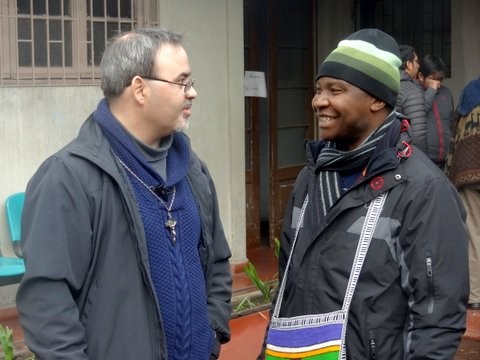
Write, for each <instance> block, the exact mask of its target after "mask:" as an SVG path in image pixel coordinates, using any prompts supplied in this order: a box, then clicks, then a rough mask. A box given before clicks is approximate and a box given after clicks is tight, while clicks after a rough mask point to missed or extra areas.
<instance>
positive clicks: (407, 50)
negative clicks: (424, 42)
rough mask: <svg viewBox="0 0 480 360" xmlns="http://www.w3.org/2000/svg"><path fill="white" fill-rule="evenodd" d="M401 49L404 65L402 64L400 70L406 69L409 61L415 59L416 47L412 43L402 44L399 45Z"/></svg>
mask: <svg viewBox="0 0 480 360" xmlns="http://www.w3.org/2000/svg"><path fill="white" fill-rule="evenodd" d="M398 47H399V49H400V59H401V60H402V65H400V70H405V69H406V68H407V62H408V61H413V60H414V59H415V53H416V51H415V49H414V48H413V46H411V45H406V44H402V45H399V46H398Z"/></svg>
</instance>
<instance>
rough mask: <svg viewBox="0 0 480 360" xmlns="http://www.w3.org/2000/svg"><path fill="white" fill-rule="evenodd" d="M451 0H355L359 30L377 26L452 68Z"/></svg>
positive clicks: (400, 41) (420, 53)
mask: <svg viewBox="0 0 480 360" xmlns="http://www.w3.org/2000/svg"><path fill="white" fill-rule="evenodd" d="M451 7H452V3H451V0H404V1H394V0H355V29H361V28H367V27H377V28H379V29H382V30H384V31H385V32H387V33H389V34H390V35H392V36H393V37H394V38H395V40H397V42H398V43H399V44H408V45H411V46H413V47H414V48H415V50H416V51H417V52H418V56H419V57H420V58H422V57H423V56H425V55H427V54H435V55H438V56H440V57H441V58H442V59H443V61H444V62H445V64H446V65H447V67H448V68H449V69H450V68H451V50H452V43H451V17H452V9H451Z"/></svg>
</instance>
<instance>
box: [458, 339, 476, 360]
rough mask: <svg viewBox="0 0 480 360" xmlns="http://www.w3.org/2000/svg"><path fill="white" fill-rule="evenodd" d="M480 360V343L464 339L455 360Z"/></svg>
mask: <svg viewBox="0 0 480 360" xmlns="http://www.w3.org/2000/svg"><path fill="white" fill-rule="evenodd" d="M479 359H480V341H477V340H472V339H465V338H464V339H463V340H462V342H461V343H460V348H459V349H458V352H457V355H456V356H455V360H479Z"/></svg>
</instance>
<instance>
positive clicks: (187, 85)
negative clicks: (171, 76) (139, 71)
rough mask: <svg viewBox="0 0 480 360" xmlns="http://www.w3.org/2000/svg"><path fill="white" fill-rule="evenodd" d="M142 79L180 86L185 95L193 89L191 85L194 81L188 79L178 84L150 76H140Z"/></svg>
mask: <svg viewBox="0 0 480 360" xmlns="http://www.w3.org/2000/svg"><path fill="white" fill-rule="evenodd" d="M142 78H143V79H145V80H153V81H162V82H166V83H169V84H174V85H181V86H183V92H184V93H185V94H186V93H188V91H189V90H190V89H191V88H192V87H193V84H195V79H188V80H187V81H186V82H184V83H180V82H175V81H170V80H165V79H158V78H155V77H152V76H142Z"/></svg>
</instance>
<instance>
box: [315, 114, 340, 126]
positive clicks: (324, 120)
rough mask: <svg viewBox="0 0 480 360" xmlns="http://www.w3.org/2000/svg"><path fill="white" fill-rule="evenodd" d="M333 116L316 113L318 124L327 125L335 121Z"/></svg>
mask: <svg viewBox="0 0 480 360" xmlns="http://www.w3.org/2000/svg"><path fill="white" fill-rule="evenodd" d="M335 118H336V117H335V116H330V115H317V120H318V125H328V124H329V123H331V122H333V121H335Z"/></svg>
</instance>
